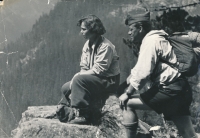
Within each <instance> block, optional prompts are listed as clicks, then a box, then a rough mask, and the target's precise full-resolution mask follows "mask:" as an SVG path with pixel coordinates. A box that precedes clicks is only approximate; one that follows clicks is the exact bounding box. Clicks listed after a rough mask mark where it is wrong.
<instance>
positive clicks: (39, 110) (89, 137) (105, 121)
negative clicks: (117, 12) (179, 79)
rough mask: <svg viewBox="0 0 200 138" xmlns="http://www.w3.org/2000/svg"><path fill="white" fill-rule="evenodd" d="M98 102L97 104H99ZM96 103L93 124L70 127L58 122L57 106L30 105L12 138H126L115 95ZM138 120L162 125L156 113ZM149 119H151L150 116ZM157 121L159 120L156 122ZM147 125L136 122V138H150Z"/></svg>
mask: <svg viewBox="0 0 200 138" xmlns="http://www.w3.org/2000/svg"><path fill="white" fill-rule="evenodd" d="M99 102H100V103H99ZM99 102H97V103H98V105H95V106H94V108H96V109H99V111H100V115H98V114H94V116H93V120H95V119H96V123H94V124H93V125H72V124H67V123H62V122H60V121H59V120H58V119H57V118H56V117H54V118H51V119H49V117H52V116H54V115H55V111H56V109H57V106H55V105H53V106H31V107H28V110H26V111H25V112H24V113H23V114H22V118H21V120H20V122H19V125H18V127H17V128H16V129H15V130H13V131H12V132H11V135H12V137H13V138H36V137H38V138H80V137H81V138H95V137H96V138H125V129H124V127H123V125H122V124H121V121H122V110H121V109H120V108H119V101H118V98H117V97H116V96H114V95H111V96H109V97H108V98H106V100H105V101H99ZM138 114H139V117H140V118H145V116H146V118H145V120H150V118H151V119H152V120H157V122H156V123H158V122H161V123H160V124H162V118H161V117H160V116H157V115H156V116H154V115H155V114H154V113H153V115H152V114H148V116H147V115H146V113H145V112H141V111H138ZM149 116H150V117H149ZM158 118H160V119H158ZM150 128H151V126H150V125H148V124H146V123H144V122H143V121H141V120H139V127H138V138H150V137H151V136H150V135H156V133H150V132H149V129H150Z"/></svg>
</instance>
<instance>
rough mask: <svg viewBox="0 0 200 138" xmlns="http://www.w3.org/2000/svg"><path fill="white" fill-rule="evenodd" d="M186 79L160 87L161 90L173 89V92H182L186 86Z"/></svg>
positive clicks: (179, 79)
mask: <svg viewBox="0 0 200 138" xmlns="http://www.w3.org/2000/svg"><path fill="white" fill-rule="evenodd" d="M186 82H187V81H186V79H184V78H178V79H177V80H175V81H174V82H172V83H170V84H167V85H159V86H158V87H159V88H165V89H172V90H182V88H183V86H185V85H186Z"/></svg>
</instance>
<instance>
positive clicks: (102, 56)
mask: <svg viewBox="0 0 200 138" xmlns="http://www.w3.org/2000/svg"><path fill="white" fill-rule="evenodd" d="M112 59H113V50H112V48H111V47H110V46H108V45H102V46H101V47H100V49H99V51H98V53H97V55H96V56H95V61H94V65H93V67H92V70H93V71H94V72H95V73H96V74H99V75H101V74H103V73H104V72H105V71H107V70H108V69H109V67H110V64H111V62H112Z"/></svg>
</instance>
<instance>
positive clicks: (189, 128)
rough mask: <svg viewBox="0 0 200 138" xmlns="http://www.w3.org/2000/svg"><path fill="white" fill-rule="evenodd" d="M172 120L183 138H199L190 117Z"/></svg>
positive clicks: (176, 117) (175, 117)
mask: <svg viewBox="0 0 200 138" xmlns="http://www.w3.org/2000/svg"><path fill="white" fill-rule="evenodd" d="M171 118H172V121H173V122H174V124H175V125H176V127H177V128H178V131H179V133H180V134H181V136H182V137H183V138H198V137H197V135H196V133H195V130H194V128H193V125H192V122H191V119H190V116H174V117H171Z"/></svg>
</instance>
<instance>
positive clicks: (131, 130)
mask: <svg viewBox="0 0 200 138" xmlns="http://www.w3.org/2000/svg"><path fill="white" fill-rule="evenodd" d="M123 125H124V127H125V129H126V136H127V138H136V133H137V127H138V122H134V123H123Z"/></svg>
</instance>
